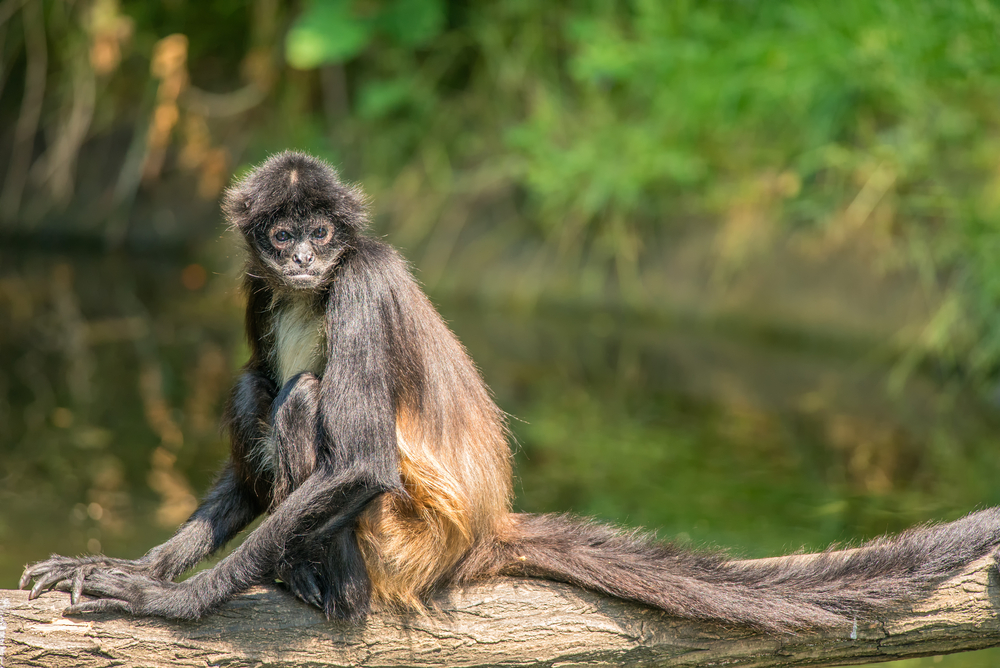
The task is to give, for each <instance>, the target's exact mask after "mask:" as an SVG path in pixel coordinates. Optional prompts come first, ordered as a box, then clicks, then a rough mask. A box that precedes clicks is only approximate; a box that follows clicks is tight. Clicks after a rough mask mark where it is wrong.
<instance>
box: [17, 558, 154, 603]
mask: <svg viewBox="0 0 1000 668" xmlns="http://www.w3.org/2000/svg"><path fill="white" fill-rule="evenodd" d="M109 570H117V571H121V572H124V573H131V574H133V575H145V576H147V577H152V576H154V575H155V572H154V568H153V562H152V560H151V559H149V558H148V557H142V558H141V559H136V560H135V561H132V560H129V559H115V558H113V557H105V556H104V555H103V554H96V555H91V556H86V557H61V556H59V555H58V554H53V555H52V556H51V557H50V558H48V559H46V560H45V561H39V562H36V563H34V564H30V565H28V566H26V567H25V569H24V573H23V574H22V575H21V582H20V583H19V584H18V588H20V589H24V588H25V587H27V586H28V584H30V583H31V582H32V581H34V583H35V585H34V586H33V587H32V588H31V593H30V594H28V600H29V601H30V600H32V599H36V598H38V597H39V596H41V595H42V593H44V592H46V591H48V590H50V589H58V590H60V591H68V592H70V602H71V603H72V604H73V605H76V604H77V603H79V601H80V595H81V594H82V593H83V591H84V582H85V581H86V580H87V578H88V577H90V576H91V575H92V574H93V573H95V572H97V571H109Z"/></svg>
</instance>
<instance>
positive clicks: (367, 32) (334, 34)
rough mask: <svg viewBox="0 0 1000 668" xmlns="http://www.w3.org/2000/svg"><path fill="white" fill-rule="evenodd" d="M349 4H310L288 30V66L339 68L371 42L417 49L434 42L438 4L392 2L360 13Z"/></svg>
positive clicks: (328, 0) (429, 0)
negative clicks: (339, 64) (379, 41)
mask: <svg viewBox="0 0 1000 668" xmlns="http://www.w3.org/2000/svg"><path fill="white" fill-rule="evenodd" d="M358 4H359V3H355V2H351V0H313V1H312V2H310V3H309V4H308V6H307V7H306V9H305V11H304V12H303V13H302V14H301V15H300V16H299V17H298V19H297V20H296V21H295V24H294V25H293V26H292V28H291V29H290V30H289V33H288V37H287V39H286V41H285V55H286V57H287V58H288V62H289V63H290V64H291V65H292V66H294V67H298V68H301V69H307V68H312V67H318V66H320V65H324V64H329V63H341V62H344V61H345V60H348V59H350V58H353V57H355V56H357V55H358V54H360V53H361V52H362V51H364V50H365V48H367V47H368V46H369V45H370V44H371V43H372V42H373V41H374V40H376V38H378V37H382V38H383V39H385V40H388V41H390V42H393V43H396V44H399V45H401V46H404V47H409V48H416V47H419V46H422V45H424V44H426V43H427V41H428V40H430V39H432V38H434V37H436V36H437V35H438V33H440V31H441V27H442V24H443V21H444V7H443V5H442V2H441V0H394V1H392V2H384V3H380V4H379V6H378V7H376V8H374V9H371V8H368V9H369V10H370V11H367V12H364V11H360V10H359V7H358V6H357V5H358Z"/></svg>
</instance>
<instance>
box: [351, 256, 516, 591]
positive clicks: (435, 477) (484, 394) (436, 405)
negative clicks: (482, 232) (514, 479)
mask: <svg viewBox="0 0 1000 668" xmlns="http://www.w3.org/2000/svg"><path fill="white" fill-rule="evenodd" d="M390 253H392V255H393V257H394V258H395V260H396V261H395V262H392V263H390V264H392V265H394V266H393V267H392V269H391V270H392V271H394V272H398V275H396V276H394V277H393V281H392V282H393V283H394V284H395V286H396V290H397V291H398V292H397V294H396V295H395V297H396V298H395V302H396V305H397V309H396V314H395V318H397V319H398V322H397V323H395V324H396V325H397V326H398V327H399V330H398V331H400V332H401V333H402V336H405V337H406V338H407V339H408V340H407V341H405V342H404V343H405V345H402V346H400V348H399V350H397V351H396V352H395V354H398V355H410V356H415V357H416V358H417V359H415V360H413V359H410V360H406V366H408V367H410V368H412V369H415V370H416V371H415V372H414V373H416V374H417V376H418V377H417V378H414V379H413V382H411V383H410V385H411V387H409V388H407V389H406V391H403V392H400V393H399V394H398V395H397V396H398V397H399V398H398V402H399V405H398V406H397V414H396V444H397V448H398V452H399V462H400V475H401V478H402V483H403V490H404V492H403V493H395V494H385V495H383V496H382V497H381V498H379V499H377V500H376V501H374V502H373V503H372V504H371V505H370V506H369V508H367V509H366V510H365V512H364V513H363V514H362V515H361V517H360V519H359V522H358V531H357V536H358V542H359V545H360V547H361V551H362V554H363V555H364V558H365V563H366V567H367V570H368V573H369V576H370V578H371V582H372V593H373V596H374V598H375V599H376V600H377V601H379V602H381V603H383V604H388V605H390V606H395V607H400V606H401V607H407V608H417V609H419V608H420V607H421V600H422V598H423V597H424V596H425V595H426V594H427V593H429V592H430V591H431V590H432V589H433V588H434V587H435V586H436V585H438V584H439V583H440V582H441V581H442V580H444V579H446V578H448V577H449V576H451V575H452V574H453V572H454V570H455V566H456V564H457V563H458V562H459V560H461V559H462V557H463V556H465V555H466V554H467V553H468V551H469V550H470V548H472V546H473V545H475V544H477V543H479V542H483V541H491V540H493V538H494V537H495V536H497V535H502V534H503V533H504V532H505V530H506V528H507V523H508V522H509V521H510V520H509V513H510V497H511V463H510V447H509V445H508V440H507V431H506V427H505V423H504V416H503V413H502V412H501V411H500V409H499V408H497V406H496V405H495V404H494V402H493V400H492V398H491V397H490V394H489V391H488V390H487V388H486V386H485V384H484V383H483V381H482V378H481V377H480V375H479V372H478V370H477V369H476V368H475V366H474V365H473V363H472V361H471V360H470V359H469V356H468V354H467V353H466V352H465V349H464V348H463V347H462V345H461V343H459V341H458V340H457V339H456V338H455V335H454V334H452V332H451V331H450V330H449V329H448V327H447V326H446V325H445V323H444V322H443V321H442V319H441V317H440V315H438V313H437V311H436V310H435V309H434V307H433V306H432V305H431V303H430V301H428V299H427V297H426V296H425V295H424V294H423V292H422V291H421V290H420V288H419V287H418V286H417V284H416V282H415V281H414V280H413V278H412V277H411V276H410V274H409V271H408V270H407V268H406V265H405V264H404V263H403V261H402V260H401V259H399V258H398V256H396V255H395V253H394V252H392V251H390ZM386 269H388V267H386Z"/></svg>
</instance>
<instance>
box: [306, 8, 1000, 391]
mask: <svg viewBox="0 0 1000 668" xmlns="http://www.w3.org/2000/svg"><path fill="white" fill-rule="evenodd" d="M416 4H419V3H414V5H416ZM357 6H361V5H357ZM395 7H396V5H394V4H391V3H387V4H386V5H384V9H383V10H382V11H383V12H384V14H382V13H376V14H374V15H373V16H374V17H375V18H364V19H357V21H359V22H360V21H368V22H369V23H366V24H365V25H372V26H374V25H376V22H378V21H383V18H382V17H383V16H388V15H390V14H392V12H393V11H395V10H394V8H395ZM390 10H391V11H390ZM311 11H312V10H309V11H307V13H306V14H304V15H303V17H302V18H301V19H300V24H303V23H306V22H310V25H315V26H316V28H315V29H316V30H317V31H319V32H322V30H323V28H322V27H320V25H319V22H318V21H314V20H313V19H312V18H310V17H312V16H314V15H313V14H312V13H310V12H311ZM452 13H453V14H454V15H455V17H456V18H455V20H452V21H451V22H450V24H449V28H448V29H447V30H446V31H444V32H442V34H441V35H440V36H438V37H437V39H435V40H433V41H430V42H426V43H422V44H421V45H420V47H419V48H416V47H414V46H412V45H411V44H408V43H407V42H406V40H405V39H402V38H397V39H394V40H382V42H381V43H378V44H376V41H374V40H373V41H372V42H371V43H370V44H369V45H368V46H367V48H365V49H364V50H359V51H357V53H356V54H351V55H354V56H355V57H354V58H353V60H351V61H350V66H351V72H352V73H353V75H354V80H355V81H356V82H357V83H356V86H357V91H358V92H357V95H356V99H355V103H354V110H355V113H356V117H355V120H357V121H358V123H359V125H357V126H354V127H352V130H351V131H352V133H353V134H354V135H355V136H363V137H365V138H366V139H365V142H364V149H363V151H362V156H363V157H362V160H363V162H364V165H365V167H364V170H365V172H366V174H370V173H372V172H375V173H379V172H384V173H385V175H384V178H385V179H386V180H388V181H391V180H392V179H393V178H395V176H396V175H398V174H399V172H400V171H401V170H405V165H409V164H415V163H416V164H422V165H426V164H427V156H428V154H429V153H435V154H437V153H439V152H441V151H443V152H444V155H445V156H446V157H447V160H446V162H445V163H435V164H447V165H448V171H446V172H443V173H441V174H438V175H436V176H435V175H428V179H429V180H430V181H431V182H433V181H437V183H438V184H439V185H438V187H441V188H445V189H448V188H452V189H454V188H461V187H462V186H460V185H458V184H456V182H455V180H454V179H455V172H454V170H458V169H464V170H466V171H468V170H469V169H470V168H471V167H473V166H476V165H486V164H488V165H491V166H496V165H500V166H501V170H502V173H503V176H502V178H504V179H506V180H508V181H509V182H510V183H511V184H512V185H513V186H514V187H515V188H518V189H520V190H522V191H523V192H525V193H526V194H527V199H526V201H525V203H524V207H523V209H522V211H521V213H522V214H523V219H522V222H521V224H522V225H523V227H522V228H521V234H522V236H523V237H531V236H536V237H537V238H538V240H539V241H540V242H541V243H543V244H548V245H551V246H552V247H553V248H559V249H561V251H560V252H563V254H564V255H565V254H566V253H568V254H569V256H570V257H571V258H576V259H577V261H578V260H579V258H582V257H584V256H588V257H590V258H595V257H596V258H601V257H603V258H605V261H608V262H613V263H614V265H615V266H616V267H618V270H619V273H621V270H622V268H623V267H625V268H627V269H630V270H631V268H634V266H635V265H636V262H637V261H639V260H641V255H640V254H638V253H639V252H638V250H637V249H638V248H641V246H642V245H643V244H642V243H641V242H640V240H642V239H652V238H655V237H656V236H657V235H658V234H660V233H661V232H662V231H664V230H668V229H670V228H671V227H674V226H676V225H678V224H685V223H687V222H688V221H691V220H720V221H721V220H725V219H726V217H727V216H728V215H729V214H730V213H731V212H732V211H734V210H736V209H738V208H739V207H741V206H744V207H745V206H746V201H747V200H748V199H749V200H751V201H752V203H753V205H754V206H756V207H757V208H758V209H759V211H758V213H759V214H760V216H761V217H762V218H764V219H766V221H767V224H768V225H769V226H777V229H778V230H779V231H783V234H785V235H789V234H803V233H811V234H814V235H817V236H818V237H819V238H823V236H824V235H828V236H836V235H837V234H840V235H841V236H843V235H844V234H851V235H853V237H852V238H856V240H857V243H860V244H861V245H862V246H864V245H866V244H867V245H868V246H869V247H870V249H871V250H872V251H874V253H873V254H874V255H876V256H877V257H878V258H879V260H878V261H879V262H881V263H882V264H883V265H886V266H900V265H901V264H902V265H910V266H913V267H916V268H918V269H919V270H920V271H921V272H922V275H923V276H924V280H925V282H926V286H927V290H928V292H929V294H934V295H945V297H943V298H942V299H941V304H942V306H941V309H942V310H941V312H940V313H939V314H938V317H936V318H935V319H934V320H933V321H932V322H930V323H928V326H927V329H926V331H925V332H924V333H923V334H922V335H920V336H918V337H917V338H916V340H914V341H913V342H911V344H910V350H909V355H910V357H909V359H910V361H911V362H914V361H919V360H922V359H924V358H925V357H926V356H931V357H933V358H935V359H938V360H943V361H945V362H946V363H947V364H949V365H957V366H958V367H961V368H963V369H965V370H966V371H967V372H972V373H973V374H975V375H977V376H980V377H987V376H990V375H992V374H993V370H994V369H995V368H996V367H997V364H998V362H1000V315H998V314H1000V270H998V269H996V267H997V262H996V261H995V258H996V257H997V254H996V253H995V252H994V250H995V249H1000V236H998V235H997V230H998V226H1000V195H998V194H997V191H998V187H1000V177H998V176H997V174H998V164H997V158H996V156H997V155H1000V128H998V123H997V119H998V117H997V114H996V105H995V100H996V99H998V95H1000V52H998V51H997V49H996V48H995V40H996V35H997V34H998V31H1000V7H998V5H997V4H996V3H994V2H985V1H982V0H960V1H957V2H934V1H927V2H919V3H913V2H908V1H906V0H887V1H886V2H879V3H871V2H864V1H863V0H848V1H845V2H839V3H811V2H805V1H789V2H781V3H774V2H743V3H733V2H703V3H691V2H673V3H662V2H654V1H649V0H635V1H634V2H629V3H614V4H605V3H573V4H570V5H559V4H552V3H544V4H542V3H539V4H528V3H522V2H516V1H513V0H511V1H508V2H501V3H492V4H489V5H484V6H480V7H476V8H474V9H473V8H467V9H466V10H464V11H463V12H457V11H455V12H452ZM416 24H417V22H414V25H416ZM343 25H346V24H343ZM343 25H340V26H339V27H336V28H333V27H331V28H330V32H329V34H330V35H335V34H338V33H337V32H336V31H337V30H341V29H343ZM380 25H381V24H380ZM436 25H438V26H440V24H436ZM372 30H374V28H373V29H372ZM383 32H384V34H385V35H389V31H387V30H383ZM296 34H297V33H295V32H294V31H293V32H292V34H291V35H290V37H292V38H294V37H295V35H296ZM371 34H374V32H372V33H371ZM428 34H429V33H428ZM389 41H391V42H392V43H391V44H388V45H386V44H385V43H386V42H389ZM294 48H296V47H294V40H290V46H289V49H290V53H291V52H292V51H291V50H292V49H294ZM340 55H341V56H345V55H346V54H340ZM346 141H347V142H348V143H349V142H350V140H346ZM423 169H426V167H423ZM768 175H779V177H780V178H778V179H777V180H774V179H772V181H773V182H774V183H778V184H779V185H777V186H774V188H773V190H774V193H776V194H774V193H772V194H770V195H767V196H763V195H761V192H762V191H763V190H766V188H768V187H771V186H766V187H765V186H757V185H754V184H759V183H770V182H771V181H768V179H769V178H771V177H769V176H768ZM748 184H749V185H748ZM427 185H431V187H433V186H432V184H431V183H428V184H427ZM768 192H770V191H768ZM748 193H750V194H749V195H748ZM765 194H766V193H765ZM455 195H456V193H455V192H454V190H452V191H451V192H450V196H455ZM401 225H403V226H405V223H401ZM838 230H839V231H838ZM751 236H752V235H751ZM741 243H743V242H741ZM567 249H568V250H567ZM736 254H737V255H738V254H739V252H738V249H737V251H736ZM726 259H727V258H726V257H722V258H721V261H723V262H724V261H726ZM573 266H574V265H573V263H572V262H571V263H570V264H568V265H567V268H568V269H567V270H572V267H573ZM624 287H625V286H624V284H623V289H624Z"/></svg>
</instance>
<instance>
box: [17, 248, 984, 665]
mask: <svg viewBox="0 0 1000 668" xmlns="http://www.w3.org/2000/svg"><path fill="white" fill-rule="evenodd" d="M233 264H234V263H233V262H232V261H230V260H228V259H227V258H226V257H225V252H224V251H220V250H219V249H218V248H215V247H210V248H207V249H203V250H202V251H201V252H200V253H197V254H195V255H193V256H192V257H153V256H128V255H119V256H103V255H87V254H76V255H72V254H70V255H61V256H60V255H53V254H43V253H35V252H31V251H28V250H23V249H22V250H6V251H3V252H0V425H2V427H0V452H2V453H3V457H2V460H0V481H2V484H0V508H3V510H2V511H0V586H2V587H14V586H16V581H17V578H18V576H19V574H20V572H21V568H22V567H23V565H24V563H26V562H28V561H34V560H38V559H41V558H43V557H45V556H46V555H48V554H49V553H52V552H56V553H61V554H80V553H86V552H100V551H103V552H106V553H108V554H112V555H115V556H123V557H136V556H139V555H140V554H142V553H143V552H145V551H146V550H147V549H148V548H149V547H150V546H152V545H154V544H156V543H158V542H160V541H162V540H164V539H165V538H167V537H168V536H169V535H170V534H171V533H172V530H173V529H174V528H175V527H176V525H177V524H178V523H179V522H180V521H182V520H183V519H184V518H185V517H186V515H187V513H188V512H190V510H191V508H192V507H193V504H194V503H195V500H196V498H197V496H198V495H200V494H201V493H202V492H203V491H204V490H205V488H206V487H207V485H208V484H209V483H210V482H211V479H212V476H213V475H214V471H215V470H216V468H217V467H218V465H219V463H220V462H221V461H222V460H223V459H224V458H225V454H226V443H225V441H224V439H223V437H222V435H221V434H220V432H219V430H218V427H217V425H218V417H219V413H220V411H221V408H222V405H223V402H224V400H225V397H226V394H227V392H228V389H229V385H230V383H231V381H232V378H233V376H234V374H235V373H236V371H237V370H238V368H239V365H240V364H241V363H242V361H243V360H244V359H245V358H246V348H245V345H244V343H243V342H242V307H241V299H240V296H239V294H238V292H237V290H236V288H235V286H236V283H237V278H236V272H235V270H232V269H229V268H228V267H230V266H232V265H233ZM441 311H442V312H443V314H444V315H445V317H446V318H447V319H448V320H449V322H450V324H451V326H452V327H453V329H454V330H455V331H456V332H457V333H458V335H459V337H460V338H461V339H462V340H463V342H464V343H465V344H466V346H467V348H468V349H469V352H470V354H471V355H472V356H473V358H474V359H475V360H476V361H477V363H478V364H479V366H480V368H481V369H482V372H483V374H484V376H485V377H486V379H487V381H488V382H489V384H490V385H491V387H492V388H493V390H494V392H495V395H496V398H497V401H498V403H499V404H500V405H501V407H502V408H503V409H504V410H506V411H507V412H508V413H510V414H511V416H512V419H511V430H512V432H513V434H514V437H515V439H516V441H517V445H516V460H517V476H518V478H517V486H516V487H517V494H518V497H517V507H518V509H519V510H525V511H534V512H547V511H573V512H575V513H578V514H583V515H591V516H595V517H598V518H600V519H602V520H605V521H610V522H615V523H619V524H624V525H628V526H643V527H646V528H649V529H652V530H656V531H658V532H659V533H660V534H661V535H663V536H670V537H675V538H680V539H681V540H688V541H691V542H692V543H693V544H695V545H710V546H724V547H729V548H733V550H734V551H735V553H737V554H740V555H743V556H748V557H763V556H770V555H777V554H781V553H784V552H789V551H793V550H797V549H800V548H804V549H806V550H817V549H822V548H823V547H825V546H826V545H828V544H829V543H831V542H850V541H855V540H858V539H861V538H867V537H871V536H875V535H879V534H881V533H884V532H885V531H897V530H900V529H903V528H905V527H907V526H910V525H912V524H914V523H917V522H922V521H928V520H943V519H951V518H954V517H958V516H960V515H962V514H964V513H965V512H968V511H970V510H972V509H974V508H976V507H982V506H986V505H993V504H998V503H1000V490H998V487H997V485H996V484H995V481H996V480H997V479H998V475H997V474H998V473H1000V471H998V468H1000V464H998V461H997V460H998V458H997V457H996V441H995V439H994V438H993V437H992V433H994V431H995V425H994V424H993V418H992V417H991V415H990V411H989V410H988V409H987V408H983V407H977V406H978V404H977V403H976V402H975V401H973V400H971V399H970V398H968V397H966V396H963V395H962V394H961V393H959V392H957V391H953V390H949V389H947V388H945V387H942V386H941V385H940V384H939V383H935V382H932V381H931V380H929V379H926V378H913V379H912V380H911V381H910V383H909V384H908V385H907V386H906V389H905V390H904V391H903V392H900V393H896V394H893V393H890V392H889V391H888V390H887V389H886V386H887V384H886V376H887V372H888V369H887V368H886V366H885V365H884V363H883V362H882V361H881V360H880V358H879V356H878V355H877V354H875V353H874V352H872V351H870V350H866V349H864V348H863V347H858V346H854V347H843V346H840V347H838V346H837V345H831V344H830V343H829V342H822V341H810V340H802V339H795V338H790V337H787V336H776V335H775V334H774V333H768V332H761V331H752V330H747V329H740V328H738V327H733V326H730V327H728V328H712V327H709V326H707V325H705V324H699V323H678V322H665V321H645V320H642V319H640V318H635V317H627V316H624V315H622V314H609V313H593V312H574V311H572V310H570V309H566V308H554V307H543V308H540V309H538V310H536V311H534V312H533V313H531V314H516V313H511V312H505V311H502V310H497V309H488V308H484V307H481V306H476V305H470V304H459V303H449V302H447V301H445V302H444V303H443V304H442V305H441ZM998 659H1000V654H998V653H996V652H994V651H992V650H990V651H987V652H978V653H970V654H962V655H955V656H951V657H945V658H944V660H943V662H942V664H943V665H946V666H955V667H957V666H979V665H988V664H991V663H994V662H996V660H998ZM921 661H925V662H928V663H929V664H930V663H934V662H935V660H934V659H926V660H921Z"/></svg>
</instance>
